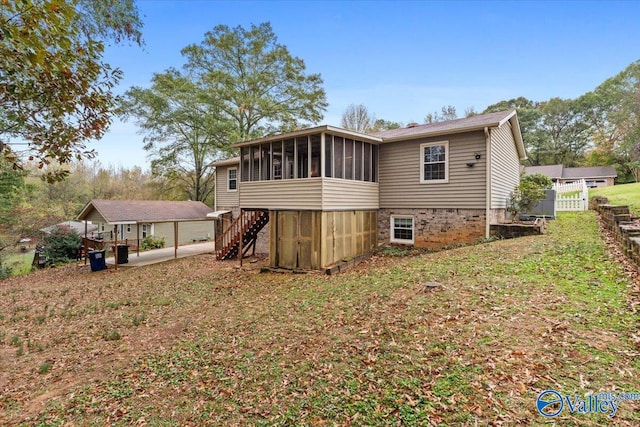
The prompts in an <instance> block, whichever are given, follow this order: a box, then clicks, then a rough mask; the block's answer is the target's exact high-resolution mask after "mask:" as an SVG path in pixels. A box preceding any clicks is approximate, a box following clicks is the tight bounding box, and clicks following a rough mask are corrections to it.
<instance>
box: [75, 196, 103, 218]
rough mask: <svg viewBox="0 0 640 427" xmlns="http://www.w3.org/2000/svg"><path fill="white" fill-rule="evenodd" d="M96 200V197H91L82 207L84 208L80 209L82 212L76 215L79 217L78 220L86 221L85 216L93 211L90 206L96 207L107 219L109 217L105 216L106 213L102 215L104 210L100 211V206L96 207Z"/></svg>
mask: <svg viewBox="0 0 640 427" xmlns="http://www.w3.org/2000/svg"><path fill="white" fill-rule="evenodd" d="M94 201H95V199H91V200H89V202H88V203H87V204H86V205H85V206H84V208H82V210H81V211H80V213H79V214H78V216H76V219H77V220H78V221H86V220H85V219H84V218H85V217H86V216H87V215H88V214H89V212H90V211H91V209H90V208H93V209H95V210H96V211H98V213H99V214H100V216H101V217H102V218H104V219H105V220H106V219H107V218H105V217H104V215H102V212H100V209H98V208H97V207H96V205H94V203H93V202H94Z"/></svg>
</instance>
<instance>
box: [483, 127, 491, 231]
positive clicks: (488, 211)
mask: <svg viewBox="0 0 640 427" xmlns="http://www.w3.org/2000/svg"><path fill="white" fill-rule="evenodd" d="M484 137H485V141H486V145H487V154H486V156H487V159H486V164H487V167H486V174H487V177H486V179H485V181H486V183H487V189H486V209H485V214H484V215H485V227H484V237H485V238H486V239H488V238H489V237H490V236H491V129H489V128H488V127H486V126H485V128H484Z"/></svg>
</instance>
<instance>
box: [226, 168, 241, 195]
mask: <svg viewBox="0 0 640 427" xmlns="http://www.w3.org/2000/svg"><path fill="white" fill-rule="evenodd" d="M237 190H238V168H229V169H227V191H237Z"/></svg>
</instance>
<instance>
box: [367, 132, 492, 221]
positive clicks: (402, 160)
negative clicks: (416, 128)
mask: <svg viewBox="0 0 640 427" xmlns="http://www.w3.org/2000/svg"><path fill="white" fill-rule="evenodd" d="M438 141H449V151H448V153H447V154H448V158H449V159H448V161H449V182H447V183H420V169H421V167H422V164H421V153H420V144H423V143H427V142H438ZM485 141H486V140H485V137H484V132H482V131H478V132H467V133H462V134H458V135H451V136H438V137H432V138H420V139H415V140H411V141H402V142H391V143H388V144H381V145H380V160H379V181H380V208H390V209H393V208H450V209H456V208H457V209H474V208H475V209H479V208H485V206H486V199H485V194H486V172H485V171H486V160H487V159H486V157H487V156H486V148H485V146H486V142H485ZM475 153H479V154H480V155H481V158H480V159H479V160H476V159H475V157H474V155H475ZM467 163H474V165H473V167H468V166H467Z"/></svg>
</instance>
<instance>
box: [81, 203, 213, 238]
mask: <svg viewBox="0 0 640 427" xmlns="http://www.w3.org/2000/svg"><path fill="white" fill-rule="evenodd" d="M211 212H212V209H211V208H210V207H208V206H207V205H205V204H204V203H202V202H192V201H165V200H101V199H93V200H91V201H89V203H87V204H86V205H85V207H84V208H83V209H82V211H81V212H80V214H79V215H78V217H77V219H78V220H79V221H91V223H92V224H94V225H95V226H97V230H96V231H95V232H94V234H95V235H94V236H89V237H99V238H104V239H106V240H114V239H115V238H116V237H117V240H119V241H125V240H127V241H129V242H136V243H137V242H138V241H140V240H142V239H144V238H145V237H147V236H155V237H158V238H160V237H164V239H165V245H166V246H167V247H170V246H175V245H176V243H177V244H178V245H184V244H188V243H192V242H194V241H204V240H209V239H211V238H213V232H214V230H213V227H214V219H213V218H210V217H207V214H209V213H211ZM80 234H81V235H84V230H83V231H82V232H81V233H80Z"/></svg>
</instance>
